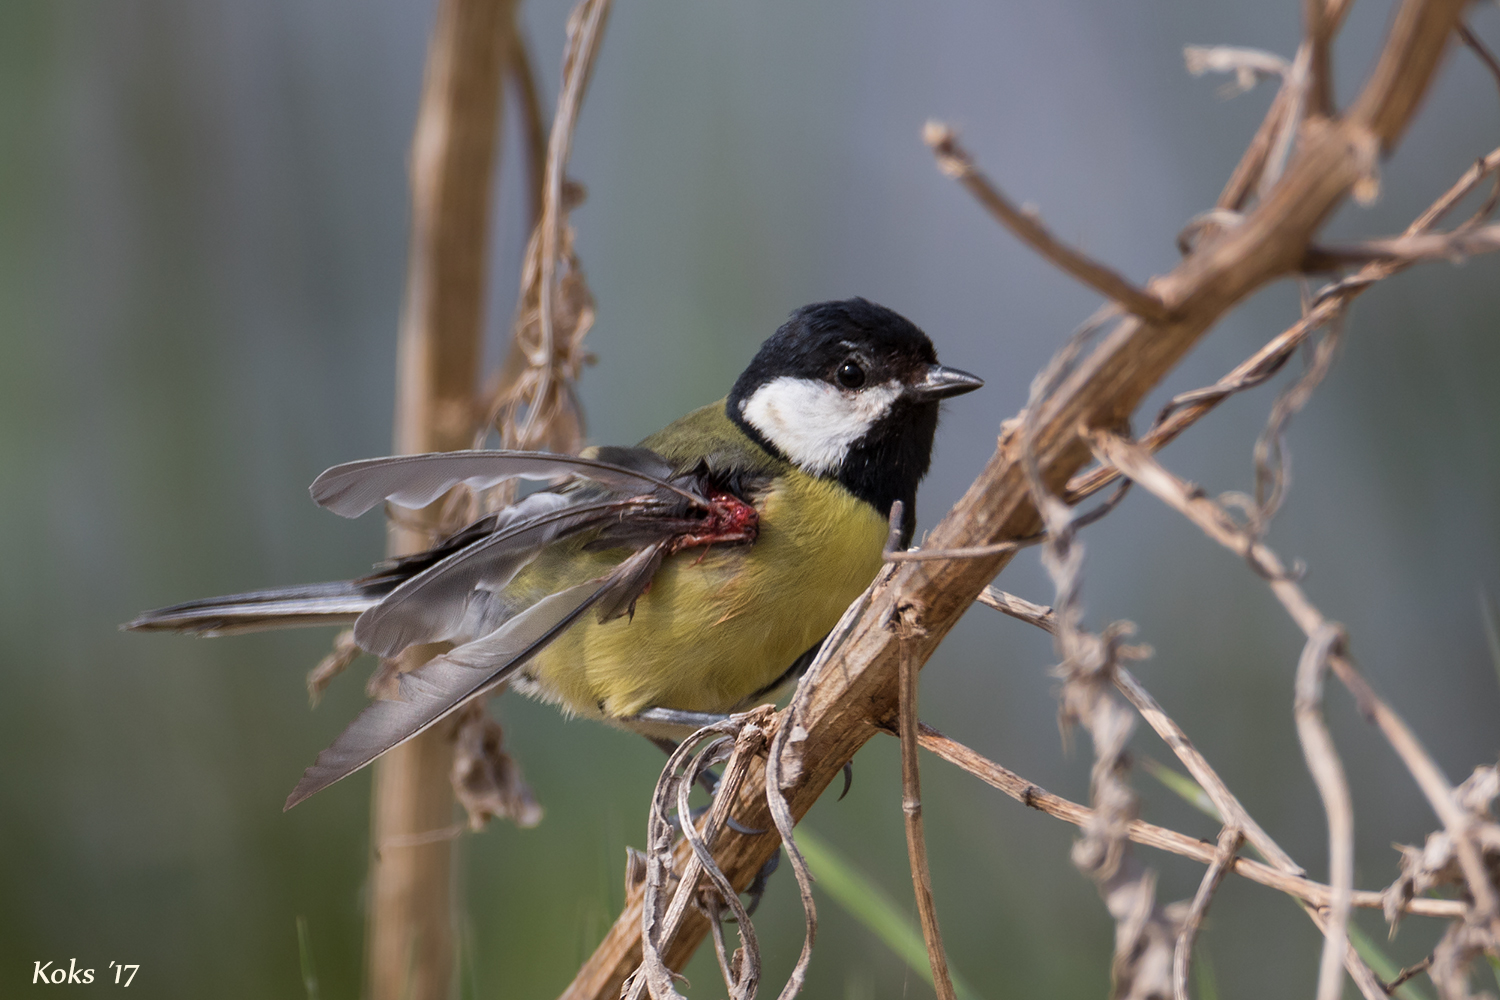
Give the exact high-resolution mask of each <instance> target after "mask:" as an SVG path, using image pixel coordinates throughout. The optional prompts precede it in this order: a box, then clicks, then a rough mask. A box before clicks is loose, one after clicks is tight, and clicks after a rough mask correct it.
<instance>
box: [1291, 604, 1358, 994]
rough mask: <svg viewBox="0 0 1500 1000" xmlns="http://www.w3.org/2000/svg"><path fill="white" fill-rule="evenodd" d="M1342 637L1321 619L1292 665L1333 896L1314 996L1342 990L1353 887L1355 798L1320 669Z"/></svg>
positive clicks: (1304, 750) (1299, 730)
mask: <svg viewBox="0 0 1500 1000" xmlns="http://www.w3.org/2000/svg"><path fill="white" fill-rule="evenodd" d="M1343 641H1344V632H1343V629H1341V628H1339V627H1338V626H1337V625H1333V624H1325V625H1324V626H1323V627H1322V628H1320V629H1319V630H1318V631H1317V633H1316V634H1314V635H1312V636H1310V637H1309V638H1308V640H1307V644H1306V646H1304V647H1303V650H1302V657H1301V659H1300V660H1299V662H1298V664H1297V698H1296V709H1295V716H1296V721H1297V736H1298V737H1299V739H1300V740H1301V742H1302V753H1303V754H1304V755H1305V756H1306V758H1307V769H1308V771H1309V772H1310V773H1311V774H1312V776H1313V782H1314V783H1315V784H1316V785H1317V786H1318V795H1319V796H1321V797H1322V799H1323V812H1324V813H1325V814H1327V816H1328V882H1329V886H1330V888H1331V889H1332V892H1333V900H1332V902H1331V903H1330V904H1329V907H1328V927H1327V930H1326V931H1325V937H1324V941H1323V958H1322V961H1321V962H1320V963H1319V965H1318V992H1317V998H1318V1000H1338V997H1339V993H1340V991H1341V990H1342V989H1343V956H1344V949H1345V948H1347V947H1348V946H1349V940H1348V927H1349V897H1350V894H1351V893H1352V892H1353V891H1354V800H1353V797H1352V796H1351V795H1350V793H1349V781H1348V779H1347V778H1346V777H1345V776H1344V765H1343V763H1342V762H1341V761H1340V760H1339V755H1338V750H1337V749H1336V748H1335V747H1334V745H1333V737H1332V736H1331V735H1330V734H1329V732H1328V726H1327V725H1326V724H1325V723H1324V722H1323V711H1322V707H1323V673H1324V671H1325V670H1326V669H1327V664H1328V657H1329V655H1330V654H1331V653H1332V652H1333V651H1334V650H1335V649H1336V648H1337V647H1338V646H1339V645H1341V644H1342V643H1343Z"/></svg>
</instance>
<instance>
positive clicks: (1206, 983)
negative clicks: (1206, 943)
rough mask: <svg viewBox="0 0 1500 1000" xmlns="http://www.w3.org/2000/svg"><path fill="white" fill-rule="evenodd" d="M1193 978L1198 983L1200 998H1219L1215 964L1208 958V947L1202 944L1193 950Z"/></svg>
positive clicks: (1209, 999) (1215, 999) (1204, 999)
mask: <svg viewBox="0 0 1500 1000" xmlns="http://www.w3.org/2000/svg"><path fill="white" fill-rule="evenodd" d="M1193 969H1194V976H1193V978H1194V979H1195V980H1196V981H1197V983H1198V1000H1219V980H1218V979H1217V978H1216V977H1215V976H1214V964H1213V962H1211V961H1209V959H1208V949H1207V948H1205V947H1203V946H1202V945H1201V944H1200V945H1199V946H1198V947H1197V948H1196V949H1194V952H1193Z"/></svg>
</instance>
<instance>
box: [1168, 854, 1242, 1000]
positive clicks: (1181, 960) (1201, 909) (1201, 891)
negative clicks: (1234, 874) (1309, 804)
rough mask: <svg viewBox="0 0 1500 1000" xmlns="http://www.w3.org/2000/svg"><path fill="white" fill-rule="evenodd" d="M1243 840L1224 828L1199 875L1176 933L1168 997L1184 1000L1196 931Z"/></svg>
mask: <svg viewBox="0 0 1500 1000" xmlns="http://www.w3.org/2000/svg"><path fill="white" fill-rule="evenodd" d="M1244 839H1245V835H1244V834H1243V833H1241V832H1240V831H1239V830H1238V829H1236V828H1235V827H1232V826H1226V827H1225V828H1224V830H1223V832H1221V833H1220V834H1219V844H1218V846H1217V847H1216V848H1215V849H1214V859H1213V861H1211V862H1209V865H1208V871H1206V872H1204V873H1203V881H1202V882H1200V883H1198V892H1197V893H1196V894H1195V895H1194V896H1193V903H1192V906H1191V907H1189V909H1188V915H1187V918H1186V919H1184V920H1183V922H1182V930H1181V931H1179V932H1178V933H1177V945H1176V948H1175V950H1174V951H1173V953H1172V995H1173V996H1174V997H1175V998H1176V1000H1188V988H1187V977H1188V966H1189V965H1190V964H1191V963H1192V960H1193V943H1194V942H1195V941H1196V940H1197V937H1198V928H1199V927H1201V926H1202V925H1203V917H1204V915H1205V914H1207V913H1208V904H1209V903H1210V902H1211V901H1212V900H1213V898H1214V893H1216V892H1218V891H1219V883H1221V882H1223V881H1224V876H1225V875H1227V874H1229V866H1230V864H1231V863H1232V862H1233V861H1234V855H1235V852H1237V851H1238V850H1239V849H1240V844H1241V843H1242V842H1243V841H1244Z"/></svg>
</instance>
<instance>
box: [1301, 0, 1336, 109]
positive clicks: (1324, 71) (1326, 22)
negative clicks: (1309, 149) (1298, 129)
mask: <svg viewBox="0 0 1500 1000" xmlns="http://www.w3.org/2000/svg"><path fill="white" fill-rule="evenodd" d="M1302 23H1303V25H1304V27H1303V34H1304V36H1305V37H1306V39H1307V48H1308V52H1309V53H1310V55H1309V58H1308V63H1307V110H1308V113H1309V114H1313V115H1318V116H1319V117H1323V118H1327V117H1329V116H1331V115H1332V114H1333V53H1332V48H1333V33H1334V23H1333V18H1331V17H1330V16H1329V10H1328V4H1327V3H1326V2H1325V0H1302Z"/></svg>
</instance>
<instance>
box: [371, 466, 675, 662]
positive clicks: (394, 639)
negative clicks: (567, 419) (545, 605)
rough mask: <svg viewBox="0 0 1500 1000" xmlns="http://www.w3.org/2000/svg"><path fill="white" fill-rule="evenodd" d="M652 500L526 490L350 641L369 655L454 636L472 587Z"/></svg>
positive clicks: (502, 578) (498, 580) (404, 588)
mask: <svg viewBox="0 0 1500 1000" xmlns="http://www.w3.org/2000/svg"><path fill="white" fill-rule="evenodd" d="M655 505H656V504H655V503H654V502H653V501H651V500H649V499H641V498H616V499H612V500H607V501H601V502H595V503H579V502H577V499H576V498H575V497H569V496H568V495H566V494H558V493H534V494H532V495H531V496H529V497H527V498H526V499H525V500H523V501H521V503H519V504H517V505H516V506H514V507H510V508H508V509H506V510H503V511H501V512H500V513H499V514H498V515H497V518H496V521H495V525H494V528H493V530H492V531H491V533H490V534H488V535H486V536H485V537H483V538H480V539H479V540H478V541H475V542H473V543H471V544H470V545H468V546H466V547H465V548H463V549H460V550H458V551H456V552H454V553H453V554H451V555H449V556H447V557H446V558H444V559H442V560H441V561H439V562H437V563H435V564H433V565H432V566H430V567H428V568H427V569H425V570H423V571H422V572H420V573H418V574H417V575H416V576H413V577H411V578H410V579H408V580H406V581H405V582H404V583H402V584H401V585H400V586H399V587H397V588H396V589H395V590H393V591H391V592H390V594H389V595H387V596H386V598H385V600H383V601H381V602H380V604H379V605H377V606H376V607H373V608H371V609H370V610H369V611H367V612H365V613H364V614H363V615H361V616H360V619H359V621H358V622H356V623H355V626H354V641H355V642H357V643H359V645H360V647H361V648H362V649H365V650H368V651H369V652H371V653H374V654H376V655H377V656H394V655H395V654H396V653H398V652H400V651H401V650H403V649H405V648H406V647H407V646H410V645H412V644H413V643H420V642H438V641H442V640H447V639H453V638H456V637H458V636H459V635H460V634H461V632H462V630H463V627H464V625H465V616H466V615H467V613H468V607H469V602H470V601H471V600H472V599H473V597H474V596H475V593H476V590H484V591H489V592H491V593H497V592H499V591H500V590H503V589H504V588H505V586H506V585H507V584H509V583H510V582H511V580H513V579H514V578H515V576H516V574H517V573H518V572H520V571H521V569H522V568H523V567H524V566H526V564H527V563H529V562H531V561H532V560H533V559H535V558H536V556H537V554H538V553H539V552H541V550H542V549H543V548H544V547H545V546H547V545H548V544H550V543H552V542H554V541H556V540H558V539H559V538H564V537H566V536H568V535H571V534H574V533H576V532H579V531H585V530H587V529H589V528H592V527H595V526H597V525H598V524H600V523H601V522H613V521H616V520H618V519H620V518H622V517H626V516H628V515H630V514H632V513H643V512H644V511H643V508H644V509H645V510H650V509H651V508H652V507H653V506H655ZM674 506H675V505H674ZM471 627H472V626H471Z"/></svg>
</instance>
